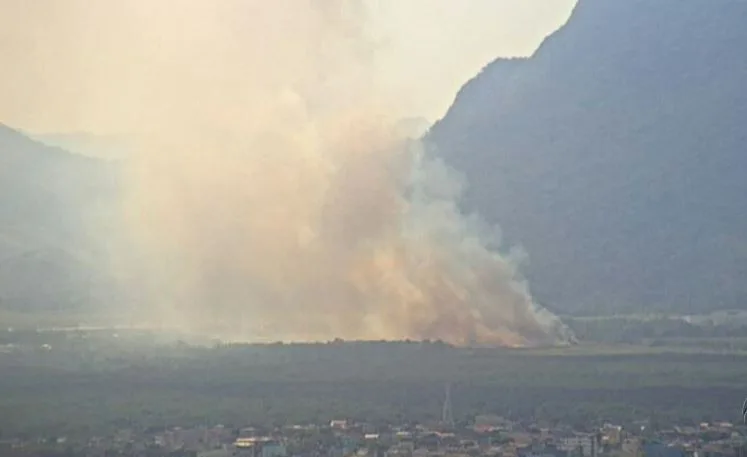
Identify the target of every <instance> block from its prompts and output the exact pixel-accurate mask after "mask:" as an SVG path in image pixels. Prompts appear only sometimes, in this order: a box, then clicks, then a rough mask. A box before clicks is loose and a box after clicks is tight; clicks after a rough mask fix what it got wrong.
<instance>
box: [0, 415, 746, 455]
mask: <svg viewBox="0 0 747 457" xmlns="http://www.w3.org/2000/svg"><path fill="white" fill-rule="evenodd" d="M57 440H58V442H57V443H56V444H57V445H58V447H66V448H67V449H68V451H69V449H70V446H69V443H67V441H66V440H64V439H62V441H59V440H60V438H58V439H57ZM745 442H746V440H745V435H744V430H743V429H742V428H740V427H735V426H734V425H732V424H730V423H723V422H722V423H716V424H707V423H703V424H700V425H698V426H692V427H674V428H672V429H670V430H666V431H657V432H656V433H652V432H649V431H648V430H646V427H645V426H640V427H635V428H633V430H628V429H623V427H621V426H616V425H612V424H605V425H604V426H602V427H599V428H595V429H593V430H587V431H585V432H579V431H573V430H571V429H569V428H568V427H561V426H559V427H555V428H543V427H538V426H536V425H534V424H519V423H515V422H511V421H509V420H506V419H503V418H500V417H495V416H480V417H477V418H476V419H475V421H474V423H473V424H471V425H470V426H466V427H444V426H439V425H436V424H434V425H432V426H427V425H407V426H404V425H403V426H394V425H392V426H382V425H378V426H374V425H371V424H364V423H355V422H351V421H346V420H335V421H332V422H330V423H328V424H323V425H291V426H285V427H278V428H273V429H257V428H251V427H250V428H243V429H234V428H230V427H224V426H220V425H219V426H215V427H197V428H185V429H182V428H171V429H168V430H161V431H156V432H140V433H135V432H132V431H129V430H121V431H119V432H118V433H116V434H115V435H113V436H110V437H106V438H96V439H91V440H89V441H88V442H87V443H85V445H83V446H81V447H77V449H76V451H75V454H74V455H76V456H77V455H81V456H82V455H85V456H92V457H93V456H96V457H98V456H102V457H103V456H106V455H112V451H116V455H124V456H138V457H139V456H142V457H150V456H156V455H158V456H160V455H169V456H174V457H182V456H184V457H186V456H189V457H482V456H486V457H487V456H490V457H747V452H745V450H746V449H747V447H745V444H744V443H745ZM32 449H33V448H31V447H28V446H26V445H23V444H21V445H18V446H14V447H13V449H12V450H13V452H12V453H8V452H5V453H3V452H0V454H2V455H13V456H16V455H17V456H31V455H35V454H33V453H32V452H31V450H32ZM6 451H9V449H6ZM46 455H50V454H46ZM67 455H70V454H67Z"/></svg>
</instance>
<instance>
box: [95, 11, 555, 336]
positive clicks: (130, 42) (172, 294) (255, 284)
mask: <svg viewBox="0 0 747 457" xmlns="http://www.w3.org/2000/svg"><path fill="white" fill-rule="evenodd" d="M120 8H121V11H120V15H119V17H118V21H117V22H116V24H114V25H115V28H114V30H115V31H114V32H112V31H106V30H102V36H101V37H100V40H99V42H98V43H99V44H98V45H100V46H105V47H106V49H111V50H112V52H114V50H117V52H116V53H114V54H113V55H108V56H107V57H106V62H107V65H103V66H99V67H96V68H97V75H96V76H97V77H96V81H97V83H96V85H95V86H93V87H95V88H96V89H97V90H98V91H99V92H101V93H102V94H103V93H105V94H109V95H111V94H110V92H111V93H114V92H116V91H112V87H109V86H106V85H105V84H104V83H102V81H107V80H116V81H119V82H120V83H121V85H120V86H119V89H120V90H121V94H120V96H119V97H114V98H113V97H111V96H109V97H106V98H102V100H103V99H106V100H108V103H109V104H108V105H107V106H106V107H104V106H99V103H101V101H97V100H96V99H95V98H93V99H91V100H88V105H89V108H90V110H92V111H95V112H101V113H106V112H107V109H109V110H113V111H116V112H117V113H118V114H117V116H115V117H117V118H118V119H126V120H127V127H128V129H129V130H132V131H136V132H138V137H137V147H136V148H135V152H134V154H133V155H132V157H130V159H129V162H128V164H127V170H126V175H125V179H124V182H125V185H126V189H125V197H124V199H123V201H122V214H123V218H122V219H123V221H124V222H123V224H122V227H121V228H122V233H121V234H119V235H123V238H125V239H126V241H125V242H121V243H116V244H115V245H113V246H112V248H113V252H114V254H115V255H114V261H113V269H114V270H115V271H116V272H117V273H118V275H119V276H120V277H121V278H123V279H122V280H123V284H124V285H125V286H126V288H128V289H130V290H131V291H133V292H131V294H130V295H131V296H132V297H133V301H134V302H135V305H134V306H135V310H136V313H137V314H138V315H139V316H140V317H141V318H143V319H145V320H146V321H157V322H160V323H163V324H166V325H178V326H181V327H184V328H186V329H190V330H194V331H199V332H203V333H210V334H214V335H216V336H219V337H226V338H231V339H241V340H254V339H259V338H263V337H269V338H273V339H294V340H319V339H323V340H324V339H331V338H335V337H340V338H345V339H404V338H410V339H423V338H429V339H442V340H445V341H448V342H452V343H455V344H486V345H509V346H522V345H532V344H553V343H559V342H563V341H566V340H567V339H568V338H569V333H568V330H567V329H566V328H565V327H564V326H563V325H562V324H561V323H560V321H559V320H558V319H557V318H556V317H555V316H553V315H552V314H550V313H548V312H547V311H545V310H542V309H540V308H539V307H537V306H536V305H535V304H534V303H533V300H532V298H531V295H530V293H529V291H528V289H527V286H526V284H525V283H524V282H523V281H522V280H521V279H520V278H519V277H518V276H517V271H516V259H515V258H514V257H513V256H511V255H502V254H500V253H499V248H500V244H499V241H500V240H499V239H497V236H496V234H495V230H493V229H492V228H490V227H487V226H485V225H483V224H482V223H481V222H480V221H479V220H478V219H477V218H476V217H469V218H466V217H463V216H462V215H461V214H460V213H459V211H458V209H457V206H456V202H457V200H458V198H459V196H460V194H461V190H462V182H460V180H459V179H458V176H456V175H455V174H454V173H453V171H451V170H449V169H448V168H447V167H446V166H445V165H443V164H442V163H441V162H439V161H437V160H435V159H434V158H433V157H431V155H430V154H429V153H428V151H425V150H424V148H423V145H422V144H420V142H419V141H417V140H416V139H414V138H413V136H412V135H411V132H408V131H407V129H405V128H403V127H402V123H401V122H400V116H401V114H402V113H403V111H404V110H403V109H402V107H401V106H400V99H401V98H403V95H405V94H399V93H392V92H391V91H388V90H387V89H386V86H385V85H382V84H379V82H378V81H377V77H376V75H377V74H378V73H377V71H375V70H376V68H377V67H376V65H377V60H376V55H377V45H376V43H375V42H374V41H372V40H370V39H369V38H368V37H367V35H366V31H367V29H366V20H365V19H366V15H365V11H364V10H363V9H362V7H361V5H359V4H357V3H356V2H352V1H344V0H313V1H312V0H307V1H302V0H273V1H272V2H245V1H221V2H209V1H197V0H194V1H185V2H180V3H179V5H178V6H176V5H175V4H173V3H171V2H155V1H150V0H149V1H145V0H142V1H141V0H132V1H131V2H125V3H124V4H122V5H120ZM94 12H95V9H94ZM89 14H90V15H91V16H92V17H95V14H94V13H93V12H92V13H89ZM89 45H90V46H96V44H93V43H91V44H89ZM97 55H98V54H97ZM119 62H121V63H119ZM107 75H110V76H111V78H110V79H107ZM422 77H423V78H428V75H423V76H422ZM94 92H95V91H94ZM135 290H137V292H134V291H135Z"/></svg>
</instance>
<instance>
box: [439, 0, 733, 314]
mask: <svg viewBox="0 0 747 457" xmlns="http://www.w3.org/2000/svg"><path fill="white" fill-rule="evenodd" d="M745 24H747V2H743V1H738V0H723V1H719V2H706V1H702V0H656V1H651V0H625V1H613V0H580V1H579V3H578V5H577V7H576V8H575V10H574V12H573V14H572V15H571V18H570V20H569V21H568V23H567V24H566V25H565V26H564V27H563V28H561V29H560V30H559V31H557V32H556V33H554V34H553V35H551V36H549V37H548V38H547V39H546V40H545V41H544V43H543V44H542V45H541V46H540V48H539V49H538V50H537V51H536V53H535V54H534V55H533V56H531V57H530V58H525V59H499V60H497V61H495V62H493V63H491V64H490V65H488V66H487V67H486V68H485V69H484V70H483V71H482V72H481V73H480V74H479V75H478V76H477V77H475V78H474V79H473V80H471V81H469V82H468V83H467V84H465V86H464V87H463V88H462V89H461V91H460V92H459V94H458V95H457V97H456V100H455V102H454V103H453V106H452V107H451V108H450V109H449V111H448V113H447V114H446V115H445V117H444V118H443V119H442V120H440V121H439V122H437V123H436V124H435V125H434V126H433V127H432V128H431V130H430V131H429V132H428V134H427V139H428V141H429V142H430V143H431V144H432V145H433V146H434V148H435V149H436V150H437V153H438V154H440V155H441V157H443V159H444V160H445V161H446V162H447V163H449V164H451V165H452V166H453V167H454V168H456V169H457V170H459V171H461V172H462V173H463V174H464V175H465V177H466V179H467V182H468V183H469V188H468V189H467V191H466V195H465V197H464V201H463V204H464V206H465V208H466V209H468V210H476V211H478V212H480V213H481V214H482V215H483V216H484V217H485V218H486V219H488V220H489V221H491V222H494V223H497V224H499V225H500V227H501V230H502V232H503V234H504V240H505V241H506V242H507V243H509V244H520V245H521V246H523V247H524V249H525V250H526V251H527V253H528V257H529V261H528V264H527V265H525V267H524V272H525V275H526V277H527V279H528V280H529V284H530V286H531V288H532V290H533V292H534V294H535V296H536V297H537V299H538V300H539V301H540V302H542V303H547V304H548V305H549V306H551V307H553V308H555V309H559V310H562V311H563V312H566V313H581V314H589V313H615V312H633V311H636V312H641V311H644V312H646V311H682V312H689V311H695V310H709V309H720V308H747V149H746V148H747V128H745V126H747V53H745V52H743V49H744V48H745V47H747V27H745V26H744V25H745Z"/></svg>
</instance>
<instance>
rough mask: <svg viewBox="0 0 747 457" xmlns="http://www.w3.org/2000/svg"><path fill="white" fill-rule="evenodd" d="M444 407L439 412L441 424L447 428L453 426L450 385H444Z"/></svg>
mask: <svg viewBox="0 0 747 457" xmlns="http://www.w3.org/2000/svg"><path fill="white" fill-rule="evenodd" d="M444 397H445V398H444V406H443V409H442V410H441V422H442V423H443V425H446V426H448V427H453V426H454V414H453V413H452V411H451V383H447V384H446V392H445V396H444Z"/></svg>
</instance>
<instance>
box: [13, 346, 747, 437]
mask: <svg viewBox="0 0 747 457" xmlns="http://www.w3.org/2000/svg"><path fill="white" fill-rule="evenodd" d="M40 338H46V336H40ZM67 340H68V341H69V346H70V347H65V346H64V344H62V343H61V341H62V340H59V341H57V342H55V348H54V349H53V350H52V351H46V352H44V351H34V352H31V353H28V354H25V355H23V356H20V355H7V354H6V355H3V354H0V370H2V373H3V376H0V392H2V393H3V395H2V396H0V418H2V419H0V420H1V421H2V422H0V429H2V430H6V431H8V432H11V431H12V432H13V433H17V432H20V431H26V432H28V433H37V432H39V431H43V430H47V431H49V430H57V431H60V432H62V431H64V432H66V433H75V432H89V431H91V430H101V431H103V430H108V429H111V428H116V427H123V426H133V427H148V426H159V425H163V423H164V422H168V423H172V424H180V425H189V424H192V423H194V424H200V423H204V422H211V423H223V424H237V425H238V424H246V423H250V422H253V423H274V422H280V423H285V422H305V421H311V420H329V419H331V418H333V417H343V416H344V417H353V418H360V419H367V420H400V419H402V418H405V417H406V418H411V419H419V420H427V419H433V418H437V417H438V415H439V414H440V407H441V402H442V400H443V389H444V385H445V384H446V383H451V384H452V385H453V387H452V396H453V403H454V411H455V415H456V416H457V417H458V418H460V419H463V420H467V419H469V417H471V416H473V415H475V414H479V413H488V412H490V413H498V414H504V415H508V416H513V417H516V418H520V417H523V418H528V417H535V418H538V419H540V420H546V421H550V422H552V421H564V422H571V423H579V424H580V423H588V422H590V421H591V422H593V421H597V420H599V421H601V420H611V421H615V422H621V423H627V422H631V421H634V420H637V419H645V418H654V419H655V420H658V421H661V422H663V423H671V422H684V423H692V422H696V421H700V420H708V419H715V418H720V419H726V420H737V419H738V418H739V413H740V408H741V403H742V399H743V398H744V395H745V394H747V390H745V388H744V386H745V381H746V380H747V353H745V352H743V351H733V352H725V351H713V350H710V349H698V348H693V347H690V348H681V347H678V346H676V345H675V346H670V347H664V346H658V347H650V346H640V345H639V346H634V345H599V344H588V343H587V344H580V345H578V346H575V347H570V348H557V349H523V350H521V349H519V350H508V349H457V348H450V347H448V346H445V345H440V344H418V343H410V344H407V343H383V342H382V343H374V342H369V343H339V344H317V345H301V344H299V345H287V344H286V345H266V346H257V345H244V346H231V347H220V348H192V347H186V346H171V347H160V348H155V347H147V346H143V345H139V346H137V345H135V346H128V345H127V342H126V341H124V342H123V341H121V339H120V340H119V341H117V342H115V343H112V342H108V343H107V342H103V341H98V340H97V341H92V340H91V338H88V339H85V341H83V340H81V341H74V340H71V338H70V337H67Z"/></svg>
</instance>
